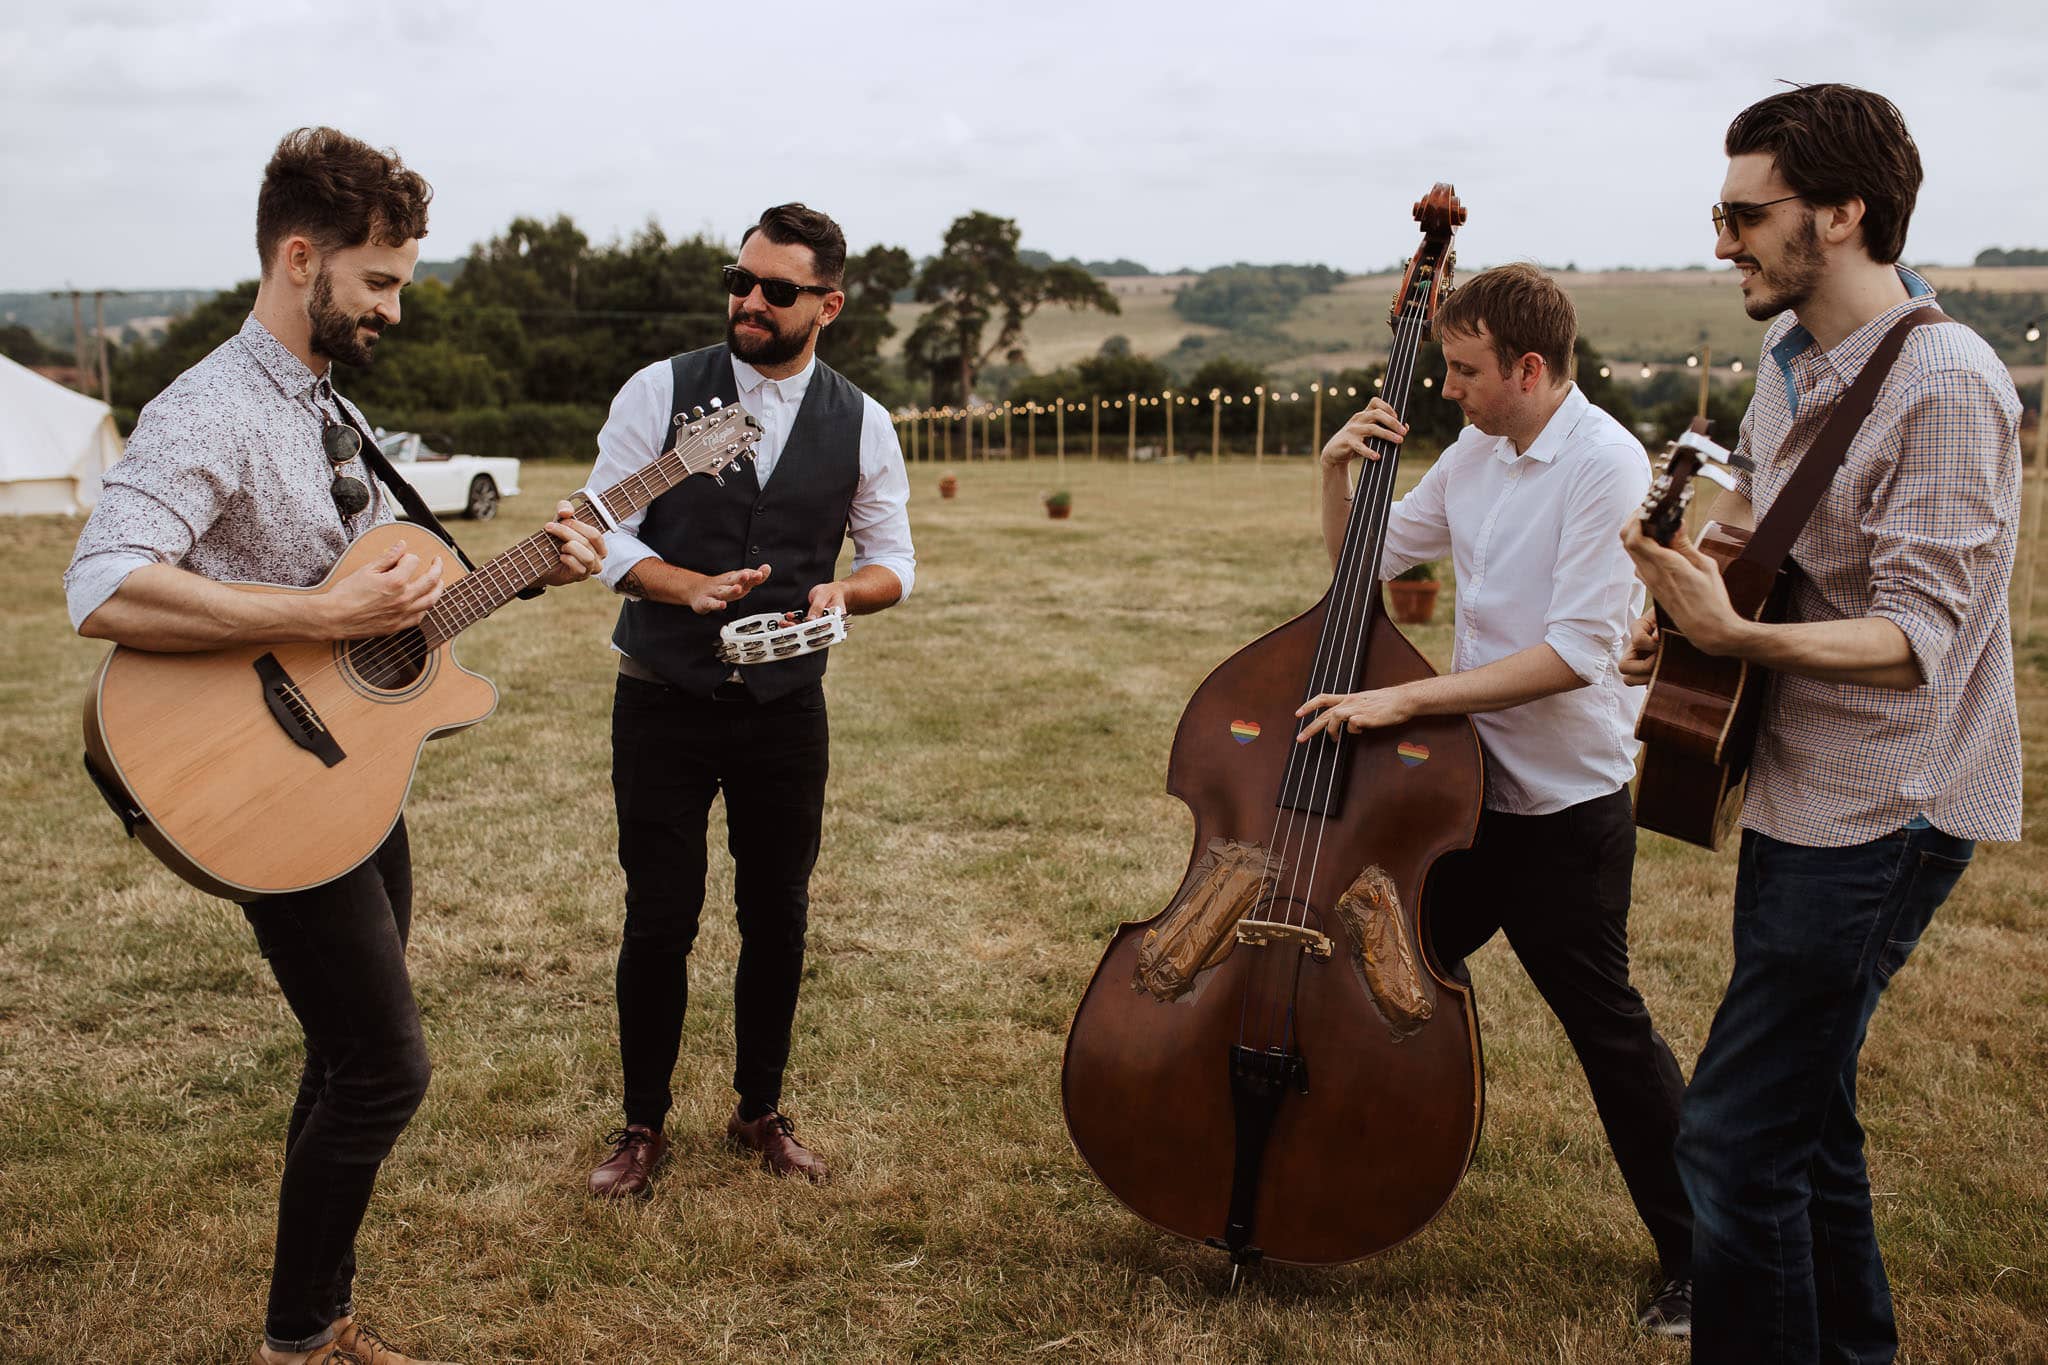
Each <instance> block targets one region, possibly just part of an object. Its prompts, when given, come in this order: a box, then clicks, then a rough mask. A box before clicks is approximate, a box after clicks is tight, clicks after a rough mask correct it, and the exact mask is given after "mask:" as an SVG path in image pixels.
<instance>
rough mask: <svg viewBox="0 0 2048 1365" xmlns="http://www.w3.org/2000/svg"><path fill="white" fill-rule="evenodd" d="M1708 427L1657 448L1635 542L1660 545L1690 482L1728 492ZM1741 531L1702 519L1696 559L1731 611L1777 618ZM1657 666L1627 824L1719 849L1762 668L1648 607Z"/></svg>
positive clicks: (1723, 453) (1688, 495) (1750, 737)
mask: <svg viewBox="0 0 2048 1365" xmlns="http://www.w3.org/2000/svg"><path fill="white" fill-rule="evenodd" d="M1712 425H1713V424H1712V423H1711V422H1709V421H1708V420H1707V419H1706V418H1704V417H1695V418H1694V419H1693V422H1692V426H1691V428H1690V429H1689V430H1687V431H1686V433H1685V434H1684V435H1682V436H1680V437H1679V438H1678V439H1677V440H1675V441H1673V442H1671V443H1670V445H1669V446H1668V447H1667V448H1666V450H1667V454H1666V459H1665V463H1664V469H1663V471H1662V472H1661V473H1659V474H1658V476H1657V478H1656V480H1655V481H1654V482H1653V483H1652V484H1651V485H1650V492H1649V496H1648V497H1646V498H1645V499H1644V500H1643V508H1642V523H1643V534H1644V535H1646V536H1649V537H1650V538H1651V539H1652V540H1655V541H1656V542H1657V543H1658V544H1659V545H1669V544H1670V543H1671V540H1672V537H1673V536H1674V535H1676V534H1677V532H1678V528H1679V527H1680V526H1682V525H1683V524H1684V521H1685V509H1686V505H1687V504H1688V503H1689V502H1690V501H1691V500H1692V491H1693V482H1694V480H1695V479H1696V478H1700V477H1704V478H1706V479H1707V480H1708V481H1709V482H1711V483H1715V484H1718V485H1720V486H1722V487H1724V488H1728V487H1733V486H1734V482H1735V480H1734V476H1733V475H1731V474H1730V473H1729V472H1728V469H1729V465H1730V464H1731V462H1732V460H1733V457H1732V456H1731V455H1730V454H1729V452H1728V451H1727V450H1726V449H1725V448H1724V447H1722V446H1720V445H1718V444H1716V443H1715V442H1714V441H1713V440H1712V439H1711V438H1710V437H1709V436H1708V434H1707V433H1708V431H1709V430H1710V429H1711V428H1712ZM1750 535H1751V532H1750V529H1749V528H1748V527H1742V526H1723V525H1721V523H1719V522H1717V521H1710V522H1708V523H1707V525H1706V527H1705V528H1704V529H1703V530H1702V531H1701V532H1700V534H1699V538H1698V542H1697V543H1698V548H1699V550H1700V553H1702V554H1704V555H1706V556H1707V558H1709V559H1711V560H1713V561H1714V563H1715V564H1717V565H1719V566H1720V570H1721V581H1722V582H1723V583H1725V584H1726V585H1727V587H1728V597H1729V600H1730V601H1731V602H1733V603H1734V606H1735V610H1736V611H1737V612H1738V613H1739V614H1741V615H1742V616H1745V617H1747V618H1748V619H1750V620H1752V621H1778V620H1783V619H1784V614H1785V600H1786V596H1787V591H1788V576H1787V574H1786V572H1785V570H1784V569H1782V568H1775V569H1773V568H1765V567H1763V566H1761V565H1758V564H1757V563H1755V562H1754V561H1753V560H1750V559H1746V558H1744V557H1743V554H1742V552H1743V550H1744V549H1746V548H1747V547H1748V545H1749V541H1750ZM1657 639H1658V648H1657V659H1656V664H1655V667H1654V669H1653V671H1652V673H1651V675H1650V685H1649V695H1648V696H1646V697H1644V698H1643V711H1642V716H1641V718H1640V719H1639V720H1638V721H1637V722H1636V738H1637V739H1640V740H1641V741H1643V773H1642V780H1641V781H1640V782H1639V783H1638V784H1637V786H1636V823H1637V824H1638V825H1640V826H1641V827H1643V828H1644V829H1651V830H1656V831H1657V832H1658V833H1660V834H1668V835H1670V836H1671V837H1672V838H1674V839H1683V840H1685V841H1686V842H1687V843H1691V844H1699V845H1700V846H1701V847H1703V848H1710V849H1719V848H1720V847H1721V845H1722V844H1723V842H1725V841H1726V839H1727V837H1728V834H1729V833H1730V831H1732V830H1733V829H1734V828H1735V823H1736V820H1737V819H1738V818H1739V817H1740V816H1741V814H1742V794H1743V788H1744V784H1745V782H1746V781H1747V778H1748V773H1749V757H1750V751H1751V750H1752V749H1753V748H1754V747H1755V746H1756V730H1757V722H1758V720H1759V719H1760V718H1761V716H1762V713H1763V698H1764V689H1765V688H1766V686H1767V685H1768V682H1769V677H1770V675H1769V673H1768V671H1767V670H1765V669H1762V668H1759V667H1757V666H1756V665H1754V664H1751V663H1748V662H1745V661H1744V660H1742V659H1734V658H1727V657H1722V656H1717V655H1712V654H1707V653H1704V652H1702V651H1701V650H1700V649H1699V648H1698V647H1697V646H1696V645H1694V644H1693V643H1692V641H1690V640H1688V639H1686V637H1685V635H1684V633H1683V632H1682V631H1680V630H1679V629H1678V627H1677V626H1676V625H1674V624H1673V623H1672V621H1671V618H1670V616H1669V615H1667V614H1666V613H1665V611H1664V609H1663V608H1662V607H1659V608H1658V609H1657Z"/></svg>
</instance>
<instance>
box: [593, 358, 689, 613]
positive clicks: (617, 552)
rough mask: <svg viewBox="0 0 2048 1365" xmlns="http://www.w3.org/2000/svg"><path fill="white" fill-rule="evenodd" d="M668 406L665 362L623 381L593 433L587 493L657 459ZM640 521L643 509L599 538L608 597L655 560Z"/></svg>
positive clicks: (670, 390) (671, 379) (669, 380)
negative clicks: (636, 567)
mask: <svg viewBox="0 0 2048 1365" xmlns="http://www.w3.org/2000/svg"><path fill="white" fill-rule="evenodd" d="M674 405H675V375H674V373H673V371H672V370H671V369H670V368H669V362H667V361H666V360H663V361H660V362H658V363H656V364H653V365H649V366H647V367H646V368H645V369H642V370H641V371H640V372H639V373H638V374H636V375H634V376H633V377H632V378H631V379H628V380H627V381H626V386H625V387H624V388H622V389H620V390H619V393H618V396H617V397H616V398H614V399H612V408H611V413H610V415H608V416H607V417H606V418H605V423H604V427H603V429H602V430H600V431H599V432H598V433H597V463H596V464H595V465H594V466H592V468H591V471H590V487H591V489H592V491H593V492H598V493H602V492H604V491H605V490H606V489H609V488H612V487H614V486H616V485H618V484H620V483H623V482H625V480H627V479H628V478H631V477H632V476H633V475H635V474H637V473H639V472H640V471H641V470H643V469H645V468H646V467H647V466H648V465H650V464H652V463H653V462H654V461H655V459H656V458H657V457H658V456H660V455H661V454H662V450H661V448H660V441H661V438H662V437H663V436H665V435H667V429H668V422H669V414H670V410H671V409H672V408H673V407H674ZM646 520H647V509H646V508H645V507H642V508H640V509H639V510H638V511H636V512H634V513H633V515H632V516H630V517H626V518H625V519H624V520H622V521H621V522H620V523H619V529H618V530H616V531H607V532H605V537H604V567H603V568H601V569H599V570H598V573H597V576H598V578H599V580H600V581H601V582H603V584H604V585H605V586H606V587H607V588H610V589H612V590H613V591H614V592H616V591H617V590H618V586H619V580H620V579H622V578H624V577H625V576H626V574H627V572H628V571H630V570H631V569H632V567H633V566H634V565H635V564H638V563H639V562H640V561H641V560H643V559H653V558H656V556H655V553H654V551H652V550H650V549H648V548H647V544H646V542H645V541H643V540H641V539H640V536H639V534H638V533H639V530H640V526H641V524H642V523H643V522H645V521H646Z"/></svg>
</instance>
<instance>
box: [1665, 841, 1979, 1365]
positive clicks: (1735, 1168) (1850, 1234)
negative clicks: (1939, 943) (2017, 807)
mask: <svg viewBox="0 0 2048 1365" xmlns="http://www.w3.org/2000/svg"><path fill="white" fill-rule="evenodd" d="M1973 848H1974V845H1973V844H1972V843H1971V842H1970V841H1969V840H1967V839H1957V838H1955V837H1953V836H1951V835H1948V834H1944V833H1942V832H1941V831H1940V830H1938V829H1933V828H1918V829H1903V830H1899V831H1898V832H1896V833H1894V834H1889V835H1887V836H1885V837H1884V838H1882V839H1874V840H1872V841H1871V842H1869V843H1867V844H1854V845H1851V846H1849V847H1847V848H1804V847H1800V846H1798V845H1796V844H1787V843H1781V842H1779V841H1778V840H1776V839H1771V838H1768V837H1766V836H1764V835H1761V834H1758V833H1756V832H1755V831H1753V830H1746V831H1744V832H1743V836H1742V862H1741V868H1740V872H1739V874H1738V876H1737V879H1736V883H1735V971H1734V974H1733V975H1732V976H1731V977H1730V978H1729V981H1728V992H1727V994H1726V995H1725V996H1724V997H1723V998H1722V1001H1721V1007H1720V1009H1719V1010H1718V1011H1716V1012H1715V1015H1714V1024H1713V1028H1712V1030H1711V1031H1710V1032H1709V1033H1708V1035H1707V1045H1706V1047H1705V1049H1704V1050H1703V1051H1702V1052H1701V1053H1700V1059H1699V1064H1698V1066H1697V1067H1695V1068H1694V1071H1693V1078H1692V1085H1691V1086H1690V1088H1689V1089H1688V1090H1687V1091H1686V1095H1685V1103H1684V1107H1683V1110H1682V1112H1681V1116H1680V1123H1679V1135H1678V1168H1679V1174H1680V1176H1681V1177H1682V1178H1683V1179H1684V1181H1685V1188H1686V1193H1687V1195H1688V1196H1689V1197H1690V1198H1691V1200H1692V1205H1693V1216H1694V1224H1693V1281H1694V1284H1693V1338H1692V1351H1693V1356H1692V1358H1693V1360H1694V1361H1696V1362H1704V1361H1731V1362H1741V1363H1742V1365H1764V1363H1765V1362H1775V1361H1798V1362H1805V1361H1821V1360H1826V1361H1830V1362H1833V1361H1853V1362H1859V1363H1860V1362H1870V1361H1889V1360H1890V1359H1892V1357H1893V1355H1894V1354H1895V1353H1896V1352H1897V1350H1898V1333H1897V1329H1896V1327H1895V1325H1894V1323H1893V1320H1892V1303H1891V1286H1890V1284H1889V1282H1887V1280H1886V1279H1885V1273H1884V1260H1883V1258H1882V1257H1881V1256H1880V1255H1879V1254H1878V1249H1877V1228H1876V1225H1875V1224H1874V1222H1873V1221H1872V1219H1871V1211H1870V1180H1869V1174H1868V1172H1867V1170H1866V1169H1865V1167H1864V1164H1863V1129H1862V1127H1861V1125H1859V1124H1858V1123H1857V1121H1856V1058H1857V1054H1858V1053H1859V1052H1860V1051H1861V1050H1862V1048H1863V1039H1864V1036H1865V1034H1866V1033H1867V1032H1868V1030H1869V1025H1870V1016H1871V1014H1872V1013H1873V1012H1874V1011H1875V1010H1876V1008H1877V998H1878V996H1879V995H1880V994H1882V993H1883V991H1884V988H1885V983H1886V982H1887V981H1889V980H1890V979H1891V976H1892V974H1893V973H1894V972H1896V971H1897V970H1898V969H1899V968H1900V967H1901V966H1903V965H1904V964H1905V961H1906V957H1907V955H1908V954H1909V953H1911V952H1912V951H1913V948H1914V946H1915V945H1916V944H1917V943H1918V942H1919V940H1920V934H1921V931H1922V930H1924V929H1925V928H1926V927H1927V922H1928V921H1929V920H1930V919H1932V918H1933V917H1934V912H1935V910H1936V909H1937V908H1938V907H1939V906H1940V905H1941V903H1942V902H1943V901H1944V900H1946V899H1947V898H1948V894H1949V892H1950V891H1952V890H1953V889H1954V888H1955V884H1956V881H1957V879H1958V878H1960V877H1961V876H1962V874H1963V869H1964V868H1965V867H1967V866H1968V865H1969V861H1970V854H1971V851H1972V849H1973Z"/></svg>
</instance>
